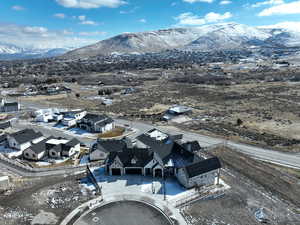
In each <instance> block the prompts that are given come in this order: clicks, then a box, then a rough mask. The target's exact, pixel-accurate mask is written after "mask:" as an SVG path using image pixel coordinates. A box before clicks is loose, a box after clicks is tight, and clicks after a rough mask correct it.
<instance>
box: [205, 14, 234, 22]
mask: <svg viewBox="0 0 300 225" xmlns="http://www.w3.org/2000/svg"><path fill="white" fill-rule="evenodd" d="M231 17H232V14H231V13H230V12H226V13H224V14H223V15H222V14H219V13H214V12H210V13H208V14H206V15H205V17H204V19H205V21H206V22H208V23H215V22H218V21H222V20H226V19H229V18H231Z"/></svg>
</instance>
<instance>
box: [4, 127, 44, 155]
mask: <svg viewBox="0 0 300 225" xmlns="http://www.w3.org/2000/svg"><path fill="white" fill-rule="evenodd" d="M43 139H45V137H44V136H43V134H42V133H41V132H35V131H34V130H32V129H25V130H21V131H18V132H16V133H12V134H8V135H7V141H8V146H9V147H10V148H13V149H17V150H20V151H23V150H25V149H26V148H29V147H30V146H31V145H32V144H36V143H38V142H40V141H42V140H43Z"/></svg>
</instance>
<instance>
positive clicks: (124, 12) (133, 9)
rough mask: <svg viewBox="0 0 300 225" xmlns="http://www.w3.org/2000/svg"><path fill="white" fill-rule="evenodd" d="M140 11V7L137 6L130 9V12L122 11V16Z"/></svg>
mask: <svg viewBox="0 0 300 225" xmlns="http://www.w3.org/2000/svg"><path fill="white" fill-rule="evenodd" d="M138 9H139V7H137V6H136V7H134V8H132V9H130V10H121V11H120V14H132V13H134V12H135V11H136V10H138Z"/></svg>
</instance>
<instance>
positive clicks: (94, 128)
mask: <svg viewBox="0 0 300 225" xmlns="http://www.w3.org/2000/svg"><path fill="white" fill-rule="evenodd" d="M77 125H78V127H80V128H81V129H84V130H87V131H89V132H93V133H105V132H107V131H110V130H112V129H113V128H114V127H115V123H114V120H113V119H112V118H110V117H108V116H106V115H98V114H91V113H88V114H86V115H85V116H84V117H83V118H82V119H81V120H80V121H78V122H77Z"/></svg>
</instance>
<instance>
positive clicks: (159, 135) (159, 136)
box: [147, 129, 168, 141]
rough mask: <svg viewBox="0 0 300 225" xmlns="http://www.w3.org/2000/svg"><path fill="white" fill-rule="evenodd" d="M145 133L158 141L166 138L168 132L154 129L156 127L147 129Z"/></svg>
mask: <svg viewBox="0 0 300 225" xmlns="http://www.w3.org/2000/svg"><path fill="white" fill-rule="evenodd" d="M147 134H148V135H149V136H150V137H151V138H153V139H156V140H158V141H161V140H165V139H166V138H168V134H166V133H163V132H161V131H160V130H156V129H153V130H150V131H148V132H147Z"/></svg>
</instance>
